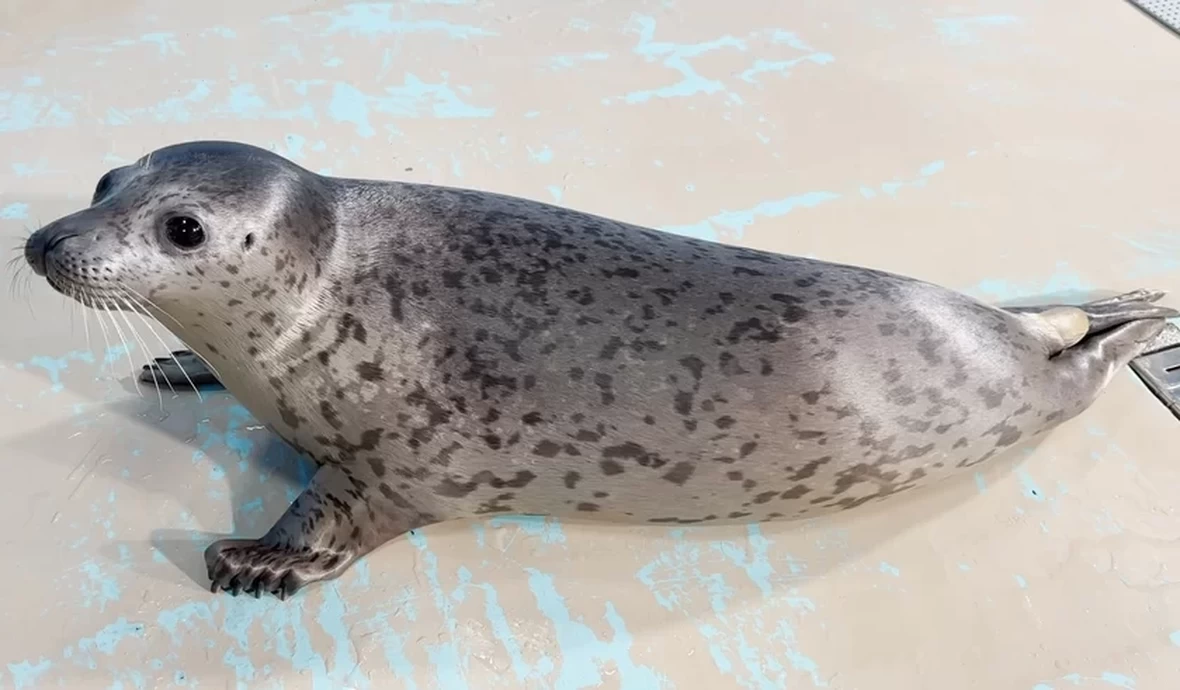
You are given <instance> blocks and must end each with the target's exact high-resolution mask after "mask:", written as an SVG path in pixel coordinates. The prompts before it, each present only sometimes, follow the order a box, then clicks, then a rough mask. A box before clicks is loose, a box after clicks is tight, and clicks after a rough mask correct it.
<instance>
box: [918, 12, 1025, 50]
mask: <svg viewBox="0 0 1180 690" xmlns="http://www.w3.org/2000/svg"><path fill="white" fill-rule="evenodd" d="M1018 24H1020V18H1019V17H1014V16H1012V15H1010V14H997V15H991V16H979V17H944V18H941V19H935V20H934V26H935V28H936V30H937V31H938V35H939V36H941V37H942V39H943V40H944V41H945V42H947V43H949V44H955V45H971V44H975V43H979V37H978V36H977V35H976V30H977V29H980V28H985V27H996V26H1014V25H1018Z"/></svg>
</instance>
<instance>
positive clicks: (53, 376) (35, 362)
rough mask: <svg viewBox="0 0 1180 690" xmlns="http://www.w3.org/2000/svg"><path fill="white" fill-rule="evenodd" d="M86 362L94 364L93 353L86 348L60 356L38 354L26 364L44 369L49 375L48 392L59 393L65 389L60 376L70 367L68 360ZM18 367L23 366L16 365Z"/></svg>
mask: <svg viewBox="0 0 1180 690" xmlns="http://www.w3.org/2000/svg"><path fill="white" fill-rule="evenodd" d="M71 361H74V362H86V363H88V364H94V353H92V352H89V351H86V350H75V351H73V352H68V353H66V354H65V355H64V356H62V357H46V356H44V355H39V356H37V357H33V358H32V359H30V360H29V361H28V366H30V367H37V368H38V369H44V370H45V373H46V374H48V376H49V383H50V388H49V390H50V392H53V393H60V392H61V391H63V390H65V385H64V384H63V383H62V379H61V376H62V374H63V373H65V371H66V370H67V369H69V368H70V362H71ZM18 368H24V367H23V366H18Z"/></svg>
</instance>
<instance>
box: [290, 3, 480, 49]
mask: <svg viewBox="0 0 1180 690" xmlns="http://www.w3.org/2000/svg"><path fill="white" fill-rule="evenodd" d="M393 8H394V5H393V4H391V3H354V4H351V5H346V6H345V7H344V9H343V10H342V11H338V12H315V13H313V16H316V17H326V18H327V19H328V20H329V23H328V26H327V27H326V28H325V29H324V31H323V34H324V35H332V34H337V33H343V34H347V35H349V36H363V37H366V38H370V39H376V38H380V37H382V36H386V35H406V34H419V33H441V34H443V35H445V36H447V37H448V38H452V39H459V40H467V39H470V38H475V37H480V36H496V35H498V34H497V32H495V31H492V30H491V29H485V28H483V27H479V26H470V25H464V24H452V23H450V22H446V21H442V20H439V19H421V20H400V19H394V18H393V17H392V11H393ZM272 19H273V20H276V21H283V22H284V23H294V22H293V20H292V18H290V17H281V18H280V17H274V18H272Z"/></svg>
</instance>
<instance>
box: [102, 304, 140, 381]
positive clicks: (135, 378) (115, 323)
mask: <svg viewBox="0 0 1180 690" xmlns="http://www.w3.org/2000/svg"><path fill="white" fill-rule="evenodd" d="M102 308H103V309H104V310H106V313H107V316H109V317H110V319H111V325H112V326H114V327H115V332H116V333H118V334H119V340H121V341H123V352H124V354H126V355H127V365H128V366H129V367H130V368H131V381H132V383H134V384H135V392H136V393H138V394H139V397H141V398H142V397H143V390H142V389H140V387H139V377H138V376H136V375H135V362H132V361H131V346H130V345H128V344H127V338H125V337H124V336H123V329H122V328H119V322H118V321H116V320H115V315H114V314H112V313H111V308H110V307H109V306H107V304H106V300H103V303H102Z"/></svg>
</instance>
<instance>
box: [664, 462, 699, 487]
mask: <svg viewBox="0 0 1180 690" xmlns="http://www.w3.org/2000/svg"><path fill="white" fill-rule="evenodd" d="M696 469H697V468H696V465H694V464H693V463H691V462H687V461H681V462H678V463H676V464H675V465H673V466H672V469H670V470H668V471H667V472H665V473H664V479H665V480H667V481H670V482H672V483H673V484H676V485H678V486H684V483H685V482H687V481H688V478H689V477H691V476H692V473H693V472H695V471H696Z"/></svg>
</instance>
